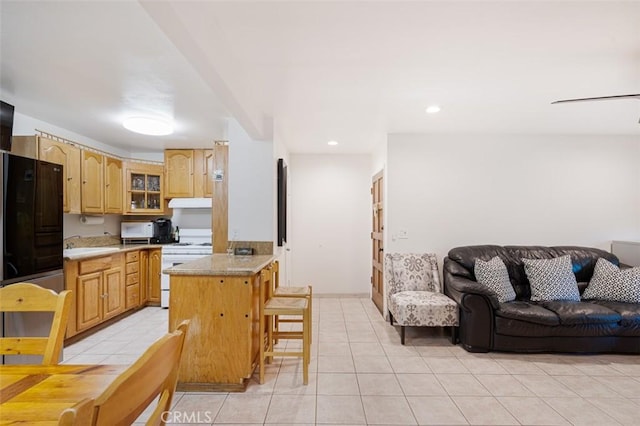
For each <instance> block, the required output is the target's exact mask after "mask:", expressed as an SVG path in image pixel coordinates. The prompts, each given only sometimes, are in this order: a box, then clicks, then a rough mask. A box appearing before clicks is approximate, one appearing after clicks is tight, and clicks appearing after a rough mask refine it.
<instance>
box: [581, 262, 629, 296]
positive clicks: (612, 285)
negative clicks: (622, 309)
mask: <svg viewBox="0 0 640 426" xmlns="http://www.w3.org/2000/svg"><path fill="white" fill-rule="evenodd" d="M582 298H583V299H599V300H611V301H614V302H628V303H640V267H636V268H630V269H625V270H620V268H618V267H617V266H616V265H614V264H613V263H611V262H609V261H608V260H606V259H602V258H600V259H598V262H597V263H596V267H595V269H594V271H593V276H592V277H591V281H589V286H588V287H587V288H586V290H585V291H584V293H583V294H582Z"/></svg>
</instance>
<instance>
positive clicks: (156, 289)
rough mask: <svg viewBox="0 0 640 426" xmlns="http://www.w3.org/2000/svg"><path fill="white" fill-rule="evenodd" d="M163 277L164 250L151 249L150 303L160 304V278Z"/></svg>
mask: <svg viewBox="0 0 640 426" xmlns="http://www.w3.org/2000/svg"><path fill="white" fill-rule="evenodd" d="M161 277H162V250H161V249H151V250H149V303H151V304H153V305H156V306H157V305H159V304H160V280H161Z"/></svg>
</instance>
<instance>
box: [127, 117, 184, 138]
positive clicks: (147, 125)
mask: <svg viewBox="0 0 640 426" xmlns="http://www.w3.org/2000/svg"><path fill="white" fill-rule="evenodd" d="M122 125H123V126H124V128H125V129H127V130H131V131H132V132H135V133H141V134H143V135H151V136H164V135H170V134H171V133H173V125H172V124H170V123H168V122H166V121H164V120H160V119H157V118H148V117H131V118H127V119H126V120H124V122H123V123H122Z"/></svg>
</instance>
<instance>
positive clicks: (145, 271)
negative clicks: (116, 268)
mask: <svg viewBox="0 0 640 426" xmlns="http://www.w3.org/2000/svg"><path fill="white" fill-rule="evenodd" d="M139 262H140V268H139V274H140V306H144V305H146V304H147V301H148V300H149V251H148V250H140V258H139Z"/></svg>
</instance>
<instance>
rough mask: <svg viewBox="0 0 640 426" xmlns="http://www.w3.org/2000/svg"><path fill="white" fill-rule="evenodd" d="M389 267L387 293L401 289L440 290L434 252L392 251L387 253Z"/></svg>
mask: <svg viewBox="0 0 640 426" xmlns="http://www.w3.org/2000/svg"><path fill="white" fill-rule="evenodd" d="M387 261H389V265H388V266H389V267H390V269H388V270H387V273H390V276H389V277H388V278H389V281H388V286H387V287H388V291H389V294H394V293H398V292H401V291H438V292H439V291H440V278H439V276H438V264H437V261H436V256H435V254H432V253H422V254H412V253H394V254H390V255H387ZM434 272H435V273H434Z"/></svg>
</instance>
